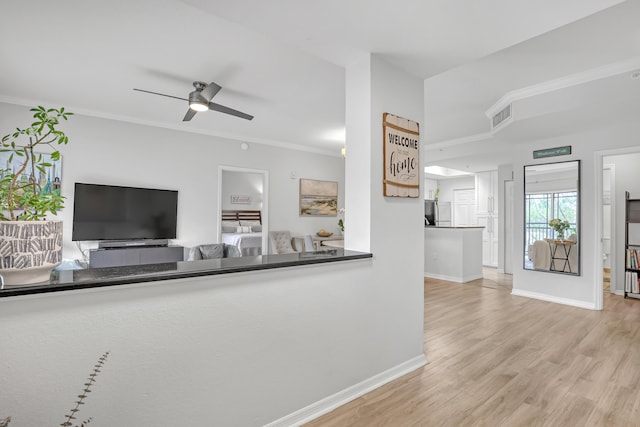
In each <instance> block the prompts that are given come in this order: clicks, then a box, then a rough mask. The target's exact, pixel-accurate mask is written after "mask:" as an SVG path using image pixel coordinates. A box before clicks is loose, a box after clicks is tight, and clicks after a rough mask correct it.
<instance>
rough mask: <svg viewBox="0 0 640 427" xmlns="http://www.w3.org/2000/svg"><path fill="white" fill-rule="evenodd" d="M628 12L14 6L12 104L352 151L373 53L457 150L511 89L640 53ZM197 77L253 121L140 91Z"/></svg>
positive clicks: (4, 61) (332, 1) (284, 2)
mask: <svg viewBox="0 0 640 427" xmlns="http://www.w3.org/2000/svg"><path fill="white" fill-rule="evenodd" d="M619 3H621V2H620V1H619V0H564V1H562V2H558V1H557V0H554V1H552V0H539V1H535V2H532V1H530V0H482V1H480V0H478V1H469V0H422V1H420V0H396V1H394V2H388V1H379V0H375V1H373V0H368V1H365V0H352V1H344V0H341V1H339V0H325V1H323V2H309V1H300V0H272V1H268V2H267V1H264V0H262V1H261V0H215V1H206V0H183V1H178V0H154V1H151V0H129V1H127V2H119V1H116V2H97V1H88V0H58V1H55V2H52V1H49V0H21V1H14V2H3V3H2V4H1V5H0V16H1V17H2V25H0V70H1V72H0V76H1V77H0V101H5V102H13V103H17V104H23V105H29V106H30V105H33V104H35V103H44V104H46V105H50V106H65V107H67V108H68V109H71V110H72V111H75V112H77V113H84V114H89V115H95V116H99V117H107V118H115V119H120V120H126V121H131V122H136V123H144V124H152V125H156V126H163V127H168V128H173V129H179V130H184V131H190V132H198V133H203V134H209V135H216V136H223V137H229V138H233V139H237V140H239V141H248V142H259V143H267V144H274V145H280V146H290V147H296V148H302V149H307V150H311V151H316V152H321V153H327V154H332V155H339V153H340V148H341V147H342V145H343V143H344V141H343V138H344V93H345V88H344V84H345V83H344V69H345V67H346V66H348V65H349V64H351V63H352V62H353V61H355V60H356V59H357V58H359V57H360V56H362V55H365V54H368V53H375V54H377V55H380V56H382V57H383V58H385V59H386V60H388V61H389V62H391V63H393V64H396V65H397V66H398V67H401V68H403V69H405V70H407V71H408V72H410V73H412V74H414V75H416V76H419V77H421V78H425V79H426V81H425V127H424V129H426V130H425V135H424V140H425V142H426V143H427V144H436V145H433V147H435V148H434V149H435V150H442V151H441V152H442V153H446V152H448V151H451V150H449V148H448V147H449V146H452V145H455V144H457V142H456V141H455V140H460V138H467V139H468V138H472V139H473V138H479V137H478V135H481V134H486V133H487V132H488V131H489V120H488V118H487V117H486V115H485V111H486V110H487V109H488V108H490V107H491V106H492V105H493V104H494V103H496V102H497V101H498V100H499V99H500V98H501V97H502V96H504V95H505V94H507V93H509V91H516V92H517V91H518V90H519V89H522V88H524V87H527V86H531V85H536V84H539V83H542V82H545V81H548V80H553V79H557V78H560V77H563V76H566V75H570V74H574V73H579V72H582V71H585V70H589V69H592V68H595V67H599V66H602V65H606V64H615V63H619V62H621V61H624V60H628V59H630V58H635V57H640V33H639V30H638V29H637V28H636V27H640V26H638V25H634V24H635V23H636V21H637V19H636V18H637V17H638V16H640V8H639V6H640V0H628V1H626V2H622V4H620V5H618V6H616V5H617V4H619ZM611 6H613V7H611ZM609 7H611V8H609ZM607 8H609V9H607ZM34 11H36V12H35V13H34ZM594 13H595V14H594ZM576 21H577V22H576ZM572 22H573V24H570V23H572ZM567 24H569V25H567ZM194 80H204V81H207V82H209V81H215V82H216V83H218V84H220V85H221V86H222V87H223V89H222V91H220V93H219V94H218V95H216V97H215V98H214V101H215V102H217V103H220V104H224V105H227V106H229V107H232V108H235V109H238V110H241V111H244V112H247V113H249V114H252V115H254V116H255V119H254V120H253V121H245V120H242V119H238V118H235V117H231V116H227V115H224V114H220V113H216V112H204V113H199V114H198V115H196V117H195V118H194V119H193V120H192V121H191V122H187V123H183V122H182V117H183V116H184V113H185V112H186V109H187V106H186V103H183V102H181V101H179V100H175V99H171V98H165V97H159V96H154V95H149V94H144V93H139V92H134V91H133V90H132V89H133V88H134V87H135V88H140V89H146V90H151V91H155V92H161V93H166V94H169V95H173V96H179V97H186V96H187V94H188V93H189V92H190V91H191V90H192V86H191V83H192V81H194ZM594 90H595V89H594ZM605 92H606V90H605ZM530 98H532V97H530ZM540 116H542V115H541V114H538V115H537V116H536V117H538V118H539V117H540ZM521 123H524V120H522V121H521ZM517 128H518V127H517V126H515V123H514V125H510V129H508V130H509V132H511V133H516V132H515V130H517ZM503 132H505V133H506V132H507V129H505V131H503ZM516 138H522V136H516ZM493 139H496V138H495V137H494V138H493ZM498 139H499V138H498ZM452 140H454V141H453V142H452ZM438 144H439V145H438ZM454 151H455V150H454ZM434 158H435V157H434Z"/></svg>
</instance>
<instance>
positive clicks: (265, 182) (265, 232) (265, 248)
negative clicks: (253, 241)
mask: <svg viewBox="0 0 640 427" xmlns="http://www.w3.org/2000/svg"><path fill="white" fill-rule="evenodd" d="M222 172H245V173H255V174H260V175H262V209H261V216H262V254H263V255H265V254H267V253H269V171H268V170H264V169H250V168H243V167H239V166H229V165H219V166H218V205H217V206H218V215H217V216H218V217H217V223H218V226H217V228H216V231H217V232H216V241H217V242H220V240H221V239H222Z"/></svg>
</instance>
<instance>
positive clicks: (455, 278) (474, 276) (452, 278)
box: [424, 271, 484, 283]
mask: <svg viewBox="0 0 640 427" xmlns="http://www.w3.org/2000/svg"><path fill="white" fill-rule="evenodd" d="M424 277H428V278H430V279H438V280H446V281H447V282H456V283H467V282H471V281H472V280H477V279H482V278H483V277H484V276H482V273H480V274H471V275H469V276H448V275H446V274H433V273H427V272H426V271H425V272H424Z"/></svg>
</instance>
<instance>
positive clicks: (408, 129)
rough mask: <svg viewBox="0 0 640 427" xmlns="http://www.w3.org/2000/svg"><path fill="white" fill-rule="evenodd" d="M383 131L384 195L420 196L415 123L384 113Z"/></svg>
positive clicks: (416, 124) (417, 128) (416, 126)
mask: <svg viewBox="0 0 640 427" xmlns="http://www.w3.org/2000/svg"><path fill="white" fill-rule="evenodd" d="M382 132H383V138H384V145H383V150H384V178H383V182H382V186H383V194H384V195H385V196H387V197H412V198H415V197H420V130H419V125H418V122H414V121H412V120H408V119H403V118H402V117H398V116H394V115H393V114H389V113H384V114H383V116H382Z"/></svg>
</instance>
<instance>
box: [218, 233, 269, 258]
mask: <svg viewBox="0 0 640 427" xmlns="http://www.w3.org/2000/svg"><path fill="white" fill-rule="evenodd" d="M222 243H226V244H228V245H233V246H236V247H237V248H238V249H240V253H241V254H242V256H257V255H261V254H262V232H255V233H222Z"/></svg>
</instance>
